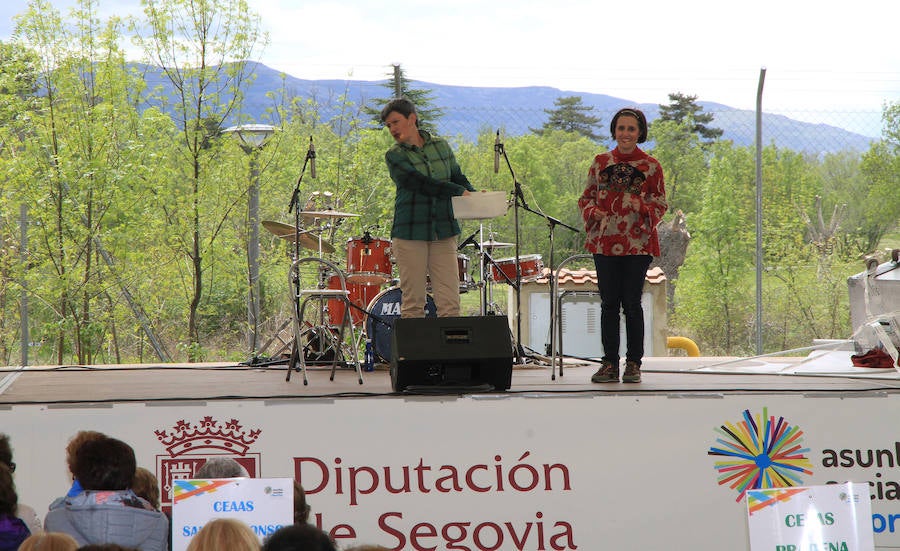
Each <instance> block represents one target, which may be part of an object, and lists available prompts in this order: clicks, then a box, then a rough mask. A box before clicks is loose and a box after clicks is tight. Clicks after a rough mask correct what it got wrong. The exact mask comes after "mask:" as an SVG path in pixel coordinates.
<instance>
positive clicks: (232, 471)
mask: <svg viewBox="0 0 900 551" xmlns="http://www.w3.org/2000/svg"><path fill="white" fill-rule="evenodd" d="M249 476H250V473H248V472H247V469H245V468H244V466H243V465H241V464H240V463H238V462H237V461H235V460H234V459H233V458H231V457H214V458H212V459H207V460H206V463H204V464H203V465H201V466H200V468H199V469H197V472H196V473H195V474H194V478H247V477H249Z"/></svg>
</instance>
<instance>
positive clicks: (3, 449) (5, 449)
mask: <svg viewBox="0 0 900 551" xmlns="http://www.w3.org/2000/svg"><path fill="white" fill-rule="evenodd" d="M0 463H2V464H3V465H6V466H7V467H9V470H10V471H15V470H16V464H15V463H13V454H12V446H10V445H9V436H7V435H5V434H3V433H0Z"/></svg>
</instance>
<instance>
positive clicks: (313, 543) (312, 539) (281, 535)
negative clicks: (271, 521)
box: [262, 524, 337, 551]
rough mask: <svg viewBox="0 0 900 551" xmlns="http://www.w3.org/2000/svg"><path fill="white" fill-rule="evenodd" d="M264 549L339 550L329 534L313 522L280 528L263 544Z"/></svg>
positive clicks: (299, 550) (286, 550)
mask: <svg viewBox="0 0 900 551" xmlns="http://www.w3.org/2000/svg"><path fill="white" fill-rule="evenodd" d="M262 548H263V551H337V546H335V544H334V542H333V541H331V538H329V537H328V534H327V533H325V532H323V531H322V530H320V529H318V528H316V527H315V526H313V525H312V524H292V525H291V526H284V527H283V528H279V529H278V530H277V531H276V532H275V533H274V534H272V535H271V536H269V538H268V539H267V540H266V542H265V543H264V544H263V547H262Z"/></svg>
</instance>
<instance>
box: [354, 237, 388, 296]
mask: <svg viewBox="0 0 900 551" xmlns="http://www.w3.org/2000/svg"><path fill="white" fill-rule="evenodd" d="M392 270H393V266H392V265H391V241H390V240H389V239H383V238H381V237H371V236H369V235H368V234H365V235H364V236H363V237H351V238H350V239H348V240H347V281H352V282H354V283H366V284H369V285H381V284H382V283H385V282H387V281H390V279H391V272H392Z"/></svg>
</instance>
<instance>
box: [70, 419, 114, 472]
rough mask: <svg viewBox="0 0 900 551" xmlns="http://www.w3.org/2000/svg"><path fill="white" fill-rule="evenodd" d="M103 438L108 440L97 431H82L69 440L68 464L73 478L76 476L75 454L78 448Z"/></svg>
mask: <svg viewBox="0 0 900 551" xmlns="http://www.w3.org/2000/svg"><path fill="white" fill-rule="evenodd" d="M101 438H106V435H105V434H103V433H102V432H97V431H95V430H80V431H78V432H76V433H75V436H73V437H72V438H71V439H69V443H68V444H66V464H67V465H68V466H69V472H70V473H72V475H73V476H74V475H75V452H77V451H78V448H80V447H81V445H82V444H84V443H85V442H90V441H91V440H99V439H101Z"/></svg>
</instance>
